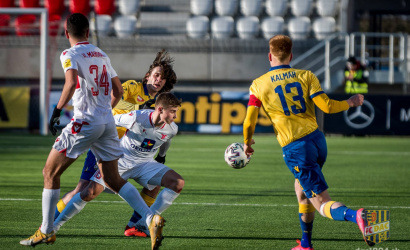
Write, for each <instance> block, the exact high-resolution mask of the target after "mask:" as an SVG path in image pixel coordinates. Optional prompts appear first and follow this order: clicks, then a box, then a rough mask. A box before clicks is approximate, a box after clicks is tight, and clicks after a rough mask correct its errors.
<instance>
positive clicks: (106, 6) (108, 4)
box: [94, 0, 115, 15]
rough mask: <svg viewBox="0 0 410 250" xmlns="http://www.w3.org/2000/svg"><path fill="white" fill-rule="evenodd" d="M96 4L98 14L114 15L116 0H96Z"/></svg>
mask: <svg viewBox="0 0 410 250" xmlns="http://www.w3.org/2000/svg"><path fill="white" fill-rule="evenodd" d="M94 4H95V5H94V9H95V13H96V14H97V15H112V13H114V10H115V6H114V0H96V1H95V3H94Z"/></svg>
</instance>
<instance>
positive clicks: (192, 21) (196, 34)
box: [186, 16, 209, 39]
mask: <svg viewBox="0 0 410 250" xmlns="http://www.w3.org/2000/svg"><path fill="white" fill-rule="evenodd" d="M186 30H187V34H188V36H189V37H191V38H196V39H199V38H205V37H206V35H207V34H208V31H209V18H208V17H207V16H194V17H191V18H189V19H188V21H187V23H186Z"/></svg>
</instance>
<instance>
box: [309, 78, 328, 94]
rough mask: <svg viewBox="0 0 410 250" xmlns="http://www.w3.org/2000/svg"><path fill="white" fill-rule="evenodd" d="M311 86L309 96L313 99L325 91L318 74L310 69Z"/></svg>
mask: <svg viewBox="0 0 410 250" xmlns="http://www.w3.org/2000/svg"><path fill="white" fill-rule="evenodd" d="M309 78H310V81H309V82H310V86H309V96H310V98H311V99H313V98H314V97H315V96H317V95H320V94H323V93H325V92H324V91H323V89H322V87H321V86H320V82H319V79H317V77H316V75H315V74H313V73H312V72H310V71H309Z"/></svg>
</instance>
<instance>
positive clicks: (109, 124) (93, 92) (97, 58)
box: [20, 13, 164, 246]
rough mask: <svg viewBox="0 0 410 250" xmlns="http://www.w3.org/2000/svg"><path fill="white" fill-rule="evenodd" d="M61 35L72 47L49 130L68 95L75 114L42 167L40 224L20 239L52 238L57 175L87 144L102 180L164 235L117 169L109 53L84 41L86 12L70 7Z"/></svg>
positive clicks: (64, 58)
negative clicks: (41, 219)
mask: <svg viewBox="0 0 410 250" xmlns="http://www.w3.org/2000/svg"><path fill="white" fill-rule="evenodd" d="M65 35H66V37H67V39H68V40H69V42H70V45H71V48H69V49H66V50H64V51H63V53H62V54H61V56H60V60H61V63H62V66H63V69H64V73H65V84H64V88H63V91H62V93H61V97H60V100H59V102H58V104H57V106H56V107H55V109H54V112H53V114H52V116H51V119H50V130H51V132H52V134H53V135H55V134H56V132H57V129H56V128H55V127H54V125H55V123H57V124H59V118H60V113H61V109H62V108H63V107H64V106H65V105H66V104H67V103H68V102H69V100H70V99H71V98H72V99H73V106H74V115H73V118H72V120H71V122H70V123H69V124H68V125H67V126H66V127H65V128H64V129H63V131H62V132H61V135H60V136H58V137H57V139H56V141H55V143H54V145H53V148H52V149H51V151H50V154H49V156H48V158H47V161H46V164H45V166H44V169H43V176H44V189H43V195H42V214H43V221H42V224H41V227H40V228H39V229H38V230H37V231H36V232H35V233H34V234H33V235H32V236H31V237H29V238H27V239H24V240H21V241H20V244H21V245H25V246H36V245H37V244H41V243H46V244H50V243H51V244H52V243H54V242H55V240H56V236H55V232H54V230H53V220H54V210H55V207H56V205H57V201H58V198H59V195H60V176H61V174H63V172H64V171H65V170H66V169H67V168H68V167H69V166H70V165H71V164H72V163H73V162H74V161H75V160H76V159H77V158H78V157H79V156H80V155H81V154H82V153H84V152H85V151H86V150H88V149H90V148H91V150H92V152H93V154H94V155H95V157H96V158H97V161H98V168H99V170H100V171H101V175H102V176H103V177H104V181H105V183H107V185H109V186H110V187H111V188H112V189H113V190H114V191H115V192H116V193H118V194H120V195H121V197H123V199H124V200H126V201H127V202H128V203H129V204H130V206H131V207H133V208H134V210H136V211H138V212H139V213H140V214H142V215H143V218H144V219H145V220H144V221H145V222H146V224H147V225H148V227H149V229H150V232H151V237H152V238H158V237H162V227H163V224H164V219H163V218H162V217H161V216H159V215H155V214H154V213H152V212H151V210H150V209H149V208H146V207H144V205H145V203H144V201H143V200H142V198H141V196H140V194H139V193H138V191H137V189H136V188H135V187H134V186H133V185H132V184H131V183H129V182H127V181H125V180H124V179H122V178H121V177H120V175H119V173H118V159H119V158H120V157H121V156H123V152H122V150H121V149H120V141H119V139H118V136H117V133H116V129H115V122H114V118H113V115H112V113H111V109H112V107H114V106H115V105H116V104H117V103H118V101H119V100H120V99H121V96H122V93H123V90H122V88H121V82H120V80H119V78H118V76H117V73H116V72H115V70H114V69H113V67H112V66H111V63H110V59H109V58H108V56H107V55H106V54H105V53H104V52H103V51H102V50H101V49H99V48H97V47H96V46H94V45H92V44H89V43H88V35H89V22H88V19H87V18H86V17H85V16H84V15H82V14H80V13H74V14H72V15H70V16H69V17H68V18H67V21H66V31H65ZM141 203H142V205H141ZM145 206H146V205H145Z"/></svg>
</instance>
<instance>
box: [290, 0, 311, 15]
mask: <svg viewBox="0 0 410 250" xmlns="http://www.w3.org/2000/svg"><path fill="white" fill-rule="evenodd" d="M290 8H291V11H292V14H293V15H295V16H309V15H310V13H311V12H312V0H291V2H290Z"/></svg>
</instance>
